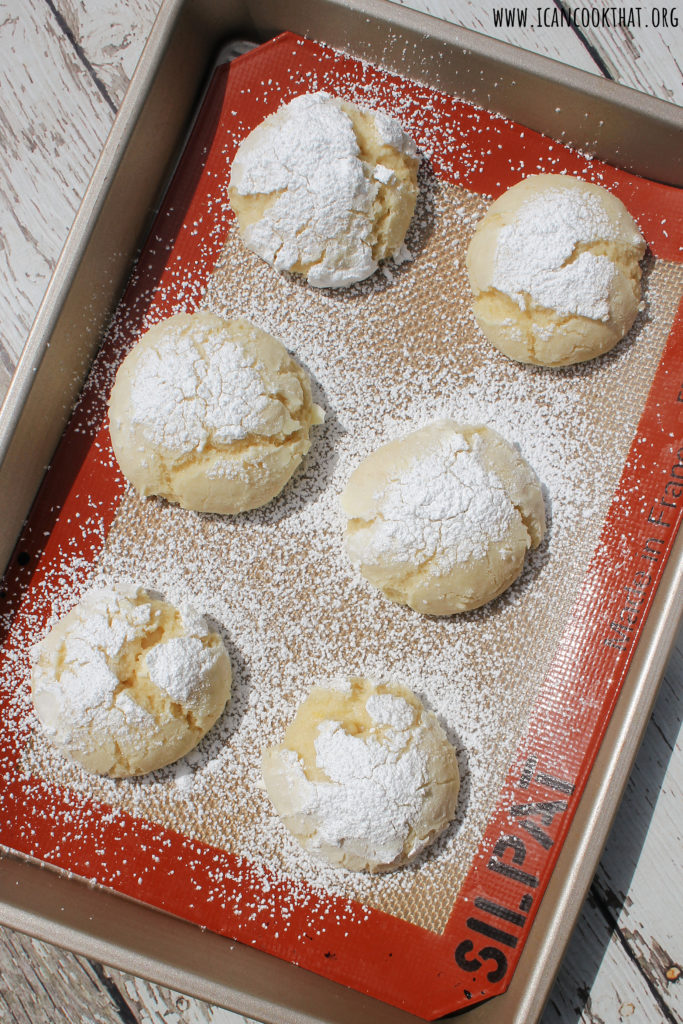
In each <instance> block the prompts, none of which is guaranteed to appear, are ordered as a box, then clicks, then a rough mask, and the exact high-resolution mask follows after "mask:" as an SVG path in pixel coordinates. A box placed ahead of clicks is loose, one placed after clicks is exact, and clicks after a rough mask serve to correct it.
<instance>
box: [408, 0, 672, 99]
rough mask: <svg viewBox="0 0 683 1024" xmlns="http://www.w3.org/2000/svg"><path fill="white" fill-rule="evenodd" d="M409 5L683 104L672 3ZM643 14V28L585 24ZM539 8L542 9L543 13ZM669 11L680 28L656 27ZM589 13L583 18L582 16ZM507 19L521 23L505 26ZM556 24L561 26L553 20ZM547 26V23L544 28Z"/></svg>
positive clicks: (444, 1)
mask: <svg viewBox="0 0 683 1024" xmlns="http://www.w3.org/2000/svg"><path fill="white" fill-rule="evenodd" d="M398 2H399V3H401V4H402V5H403V6H404V7H412V8H413V9H415V10H422V11H425V12H426V13H427V14H433V15H434V16H435V17H437V18H443V19H444V20H445V21H450V22H452V23H453V24H455V25H462V26H463V27H464V28H469V29H472V30H473V31H474V32H481V33H482V34H483V35H486V36H490V37H492V38H494V39H501V40H502V41H503V42H506V43H513V44H514V45H515V46H520V47H522V49H524V50H530V51H531V52H532V53H540V54H542V55H543V56H545V57H553V58H554V59H555V60H559V61H561V63H563V64H570V65H571V66H572V67H575V68H582V69H583V70H584V71H590V72H592V73H593V74H599V75H602V74H604V73H605V72H607V74H608V76H609V77H610V78H612V79H613V80H614V81H615V82H619V83H620V84H621V85H627V86H630V87H632V88H634V89H639V90H640V91H641V92H646V93H649V94H650V95H652V96H658V97H659V98H660V99H666V100H670V101H674V102H678V103H680V102H681V100H683V70H682V67H683V52H682V45H683V44H682V37H683V31H682V29H681V24H682V23H683V22H680V19H683V10H681V9H680V8H676V7H675V5H671V4H660V3H655V2H653V0H645V2H643V3H641V4H640V5H637V6H636V5H635V4H622V5H615V4H614V3H613V2H612V0H563V2H562V3H561V4H560V3H559V2H558V3H552V2H550V0H544V2H543V3H540V4H532V3H525V2H522V0H498V2H494V0H489V2H487V3H486V4H481V3H478V2H477V0H398ZM560 7H564V8H565V9H566V10H567V11H570V12H574V11H576V20H577V25H576V27H575V28H573V27H571V26H570V25H567V24H566V22H565V23H562V22H561V21H560V19H561V11H560ZM631 8H633V9H634V10H639V11H640V12H641V14H640V19H641V26H640V27H638V26H636V27H634V28H626V27H619V26H618V24H617V25H615V26H614V27H612V25H611V24H608V25H607V26H605V27H597V28H593V27H591V26H590V25H589V26H588V27H586V28H584V27H583V21H584V20H588V19H590V18H591V17H593V18H594V17H596V16H597V15H600V16H602V11H603V10H609V11H610V12H612V11H614V12H616V13H614V14H612V13H609V14H608V15H607V18H608V21H609V19H618V17H619V15H618V12H619V10H620V9H621V10H622V11H624V12H628V11H629V9H631ZM539 9H540V10H541V11H542V14H541V15H540V21H539V15H538V13H537V12H538V11H539ZM664 9H666V11H667V20H668V21H669V22H671V18H672V13H671V12H672V11H673V12H674V14H673V17H674V18H676V19H679V24H678V25H677V26H674V25H671V24H669V26H667V27H665V26H662V25H661V24H660V25H655V24H653V21H654V20H656V18H657V16H658V17H659V20H660V21H661V20H662V18H663V15H662V14H661V12H662V11H663V10H664ZM494 11H500V12H501V16H502V20H503V24H501V25H500V26H497V25H496V24H495V21H494ZM584 11H585V12H588V13H586V14H583V13H582V12H584ZM517 12H519V14H521V16H522V18H526V25H521V24H519V20H518V17H519V16H518V15H517ZM506 14H507V17H508V18H509V19H510V20H511V21H512V20H513V19H514V20H515V21H516V24H506V23H505V21H506ZM554 20H557V21H558V23H557V24H553V21H554ZM544 22H545V23H546V24H544Z"/></svg>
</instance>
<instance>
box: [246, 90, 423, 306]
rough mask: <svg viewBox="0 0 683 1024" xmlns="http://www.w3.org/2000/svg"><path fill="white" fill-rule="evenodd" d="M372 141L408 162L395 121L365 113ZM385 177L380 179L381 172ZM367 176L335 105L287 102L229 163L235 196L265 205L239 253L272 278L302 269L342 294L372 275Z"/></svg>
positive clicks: (372, 186) (408, 145) (323, 99)
mask: <svg viewBox="0 0 683 1024" xmlns="http://www.w3.org/2000/svg"><path fill="white" fill-rule="evenodd" d="M368 113H369V114H371V116H372V117H373V119H374V123H375V126H376V129H377V133H378V135H379V137H380V139H381V140H382V141H383V142H384V143H385V144H387V145H390V146H392V147H393V148H394V149H395V150H396V151H398V152H400V153H404V154H408V155H409V156H410V157H413V158H414V157H415V156H416V149H415V144H414V143H413V142H412V140H411V139H410V138H408V136H407V135H406V133H405V132H404V131H403V129H402V128H401V126H400V124H398V122H397V121H394V120H393V119H392V118H390V117H388V116H387V115H386V114H379V113H375V112H374V111H368ZM387 171H389V176H388V177H387V175H386V172H387ZM391 177H393V172H392V171H391V170H390V169H389V168H383V169H382V170H380V171H379V173H376V172H375V175H374V179H373V177H372V176H370V175H369V174H368V173H367V169H366V166H365V164H364V161H363V159H362V157H361V152H360V148H359V146H358V142H357V139H356V133H355V130H354V126H353V122H352V120H351V118H350V117H349V115H348V114H347V113H346V112H345V111H344V110H343V109H342V103H341V101H340V100H339V99H338V98H337V97H335V96H330V95H328V94H327V93H323V92H318V93H313V94H308V95H303V96H298V97H296V99H293V100H292V101H291V102H290V103H288V104H287V105H286V106H285V107H282V108H280V110H279V111H277V113H275V114H273V115H272V116H271V117H269V118H267V119H266V120H265V121H264V122H262V124H260V125H259V126H258V127H257V128H256V129H255V130H254V131H253V132H252V133H251V134H250V135H249V136H248V137H247V139H246V140H245V141H244V142H243V143H242V145H241V146H240V148H239V150H238V152H237V154H236V156H235V159H234V160H233V163H232V168H231V176H230V186H231V189H233V190H234V191H235V192H237V193H238V194H239V195H241V196H256V197H259V198H260V197H263V196H268V197H272V202H271V203H270V204H269V205H268V206H267V207H266V208H265V209H262V210H260V211H259V212H260V215H259V216H258V217H257V219H255V220H253V219H252V218H251V217H250V218H248V219H247V220H246V222H243V224H242V237H243V239H244V242H245V245H247V246H248V247H249V248H250V249H251V250H252V251H253V252H255V253H258V255H259V256H261V258H262V259H264V260H266V261H267V262H268V263H270V264H272V265H273V266H274V267H275V268H276V269H277V270H297V269H301V268H302V267H306V268H307V270H306V276H307V279H308V282H309V283H310V284H312V285H314V286H316V287H321V288H327V287H343V286H345V285H348V284H350V283H352V282H354V281H360V280H363V279H364V278H366V277H368V276H369V275H371V274H372V273H373V272H374V271H375V270H376V269H377V261H376V260H375V258H374V257H373V253H372V243H371V235H372V231H373V227H374V217H375V214H374V211H373V204H374V201H375V199H376V197H377V194H378V186H377V184H376V183H375V179H376V180H377V181H380V182H384V183H387V182H388V181H389V180H390V179H391Z"/></svg>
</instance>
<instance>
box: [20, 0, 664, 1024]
mask: <svg viewBox="0 0 683 1024" xmlns="http://www.w3.org/2000/svg"><path fill="white" fill-rule="evenodd" d="M283 29H292V30H294V31H298V32H300V33H303V34H306V35H309V36H311V37H313V38H315V39H317V40H320V41H323V42H328V43H330V44H331V45H333V46H337V47H341V48H343V49H344V50H345V51H346V52H348V53H352V54H356V55H358V56H360V57H362V58H365V59H368V60H372V61H374V62H375V63H379V64H382V65H384V66H387V65H388V66H390V67H393V68H394V69H396V70H399V71H401V73H403V74H405V75H406V76H408V77H412V78H414V79H416V80H418V81H420V80H422V81H428V83H429V84H430V85H433V86H437V87H439V88H440V89H443V90H445V91H451V92H453V93H457V94H460V95H463V96H464V97H465V98H467V99H472V100H474V101H475V102H478V103H479V104H481V105H482V106H487V105H488V106H490V103H491V93H492V88H491V83H492V82H493V81H497V82H498V83H502V84H503V85H505V84H506V83H507V85H508V87H506V88H500V84H499V88H497V89H496V91H495V96H496V101H497V104H498V106H497V109H498V111H499V112H501V113H504V114H506V115H507V116H509V117H516V118H517V119H518V120H520V121H524V122H525V123H527V124H529V126H530V127H533V128H536V129H538V130H543V131H544V132H545V133H546V134H548V135H551V136H552V134H553V129H555V130H556V133H559V132H558V128H559V126H558V125H557V124H556V115H555V108H556V107H557V106H561V105H562V104H569V106H570V108H571V107H575V108H576V110H577V111H579V112H581V113H580V114H579V113H577V115H576V124H574V125H569V126H568V125H567V122H566V121H563V125H562V128H563V130H564V131H565V132H567V131H568V132H569V137H570V138H571V141H573V142H574V143H575V144H577V145H579V146H588V145H590V148H591V150H592V151H593V152H596V153H597V154H598V155H599V156H600V157H602V158H603V159H606V160H612V161H614V162H617V161H618V157H619V156H620V155H622V154H623V153H625V152H626V153H628V164H627V169H629V170H632V171H634V172H637V173H640V174H643V175H646V176H649V177H652V178H657V179H659V180H664V181H667V182H669V183H678V182H679V181H680V166H677V165H675V164H674V163H673V158H674V155H675V154H676V153H677V152H678V153H680V148H679V147H672V146H671V144H670V139H671V132H672V131H673V130H675V124H676V111H675V109H672V108H670V107H669V105H668V104H664V103H661V102H659V101H655V100H650V99H649V98H647V97H641V96H639V95H638V94H634V93H631V92H630V91H629V90H623V89H620V88H619V87H616V86H613V85H611V83H603V82H602V81H600V80H598V79H594V78H593V77H592V76H589V75H585V74H582V73H580V72H567V69H565V68H560V67H558V66H557V65H554V64H553V62H552V61H547V60H545V59H542V58H534V57H532V56H531V55H528V54H523V53H521V52H520V51H517V50H515V49H513V48H511V47H507V46H505V45H504V44H498V43H494V42H492V41H489V40H486V39H483V38H482V37H478V36H476V35H474V34H472V33H467V32H465V31H461V30H456V29H454V28H452V27H450V26H446V25H444V24H443V23H441V22H437V21H435V20H433V19H429V18H426V17H420V16H418V15H415V14H413V13H411V12H406V11H404V10H402V9H400V8H395V7H392V6H391V5H386V4H379V3H375V4H334V3H329V2H318V3H311V4H298V5H296V8H295V7H294V6H293V5H292V6H291V9H290V5H289V4H268V3H261V4H253V5H251V7H250V6H249V5H239V6H238V5H237V4H235V5H229V4H218V3H213V4H212V3H210V2H208V0H207V2H204V3H190V2H187V0H186V2H184V3H181V2H174V3H166V4H164V6H163V7H162V10H161V12H160V15H159V19H158V21H157V23H156V26H155V29H154V31H153V33H152V35H151V37H150V41H149V44H148V46H147V47H146V49H145V52H144V54H143V57H142V60H141V63H140V66H139V68H138V71H137V72H136V75H135V78H134V80H133V82H132V84H131V89H130V91H129V94H128V96H127V98H126V101H125V103H124V105H123V107H122V110H121V113H120V115H119V118H118V119H117V122H116V124H115V126H114V129H113V132H112V136H111V137H110V140H109V142H108V144H107V147H106V148H105V151H104V153H103V156H102V159H101V161H100V163H99V164H98V167H97V169H96V172H95V175H94V177H93V181H92V183H91V186H90V188H89V190H88V193H87V194H86V197H85V200H84V203H83V206H82V209H81V211H80V213H79V216H78V218H77V221H76V223H75V225H74V228H73V230H72V232H71V234H70V236H69V239H68V241H67V246H66V248H65V251H64V254H63V256H62V258H61V260H60V263H59V265H58V267H57V270H56V272H55V275H54V277H53V281H52V283H51V285H50V288H49V290H48V293H47V295H46V299H45V301H44V303H43V305H42V306H41V309H40V311H39V314H38V318H37V320H36V324H35V325H34V328H33V330H32V333H31V337H30V339H29V343H28V345H27V349H26V353H25V355H24V357H23V359H22V363H21V365H20V367H19V370H18V372H17V376H16V378H15V381H14V383H13V386H12V389H11V392H10V395H9V396H8V401H7V403H6V405H5V407H4V409H3V413H2V420H1V421H0V455H1V456H2V457H3V462H2V466H1V467H0V490H1V491H2V493H3V496H4V495H7V496H8V509H7V515H6V516H5V517H4V518H3V522H2V525H1V527H0V529H1V530H2V533H1V535H0V543H1V544H2V549H1V552H2V558H1V559H0V560H1V561H2V563H3V564H4V563H5V562H6V561H7V558H8V556H9V553H10V551H11V550H12V547H13V545H14V543H15V541H16V538H17V535H18V533H19V529H20V526H21V523H22V521H23V519H24V518H25V516H26V514H27V512H28V509H29V507H30V503H31V500H32V498H33V495H34V494H35V491H36V489H37V487H38V485H39V483H40V478H41V476H42V472H43V467H44V466H45V464H46V463H47V462H48V461H49V459H50V456H51V454H52V451H53V450H54V448H55V446H56V444H57V442H58V440H59V437H60V436H61V432H62V430H63V426H64V424H65V420H66V418H67V416H68V414H69V411H70V409H71V406H72V404H73V400H74V398H75V394H76V393H77V391H78V388H79V387H80V383H81V381H82V379H83V377H84V375H85V373H86V372H87V368H88V366H89V364H90V360H91V359H92V356H93V354H94V351H95V349H96V347H97V343H98V339H99V335H100V330H101V327H102V325H103V324H104V323H105V322H106V320H107V318H108V316H109V315H110V313H111V310H112V308H113V306H114V305H115V303H116V300H117V298H118V296H119V294H120V291H121V288H122V285H123V282H124V280H125V278H126V276H127V273H128V271H129V268H130V265H131V262H132V259H133V258H134V256H135V253H136V249H137V247H138V245H139V243H140V240H141V239H142V238H144V235H145V233H146V230H147V228H148V226H149V222H150V220H149V211H150V210H151V209H153V208H154V207H155V206H156V205H157V202H158V198H159V195H160V193H161V192H162V190H163V186H164V183H165V181H167V179H168V174H169V170H170V168H171V167H172V166H173V163H174V159H175V156H176V154H177V152H178V148H179V145H180V144H181V142H182V139H183V137H184V134H185V131H186V127H187V123H188V120H189V118H190V116H191V112H192V110H193V108H194V106H195V104H196V101H197V98H198V96H199V95H200V93H201V89H202V83H203V81H204V79H205V76H206V73H207V69H210V67H211V66H212V63H213V60H214V58H215V56H216V52H217V50H218V48H219V44H220V43H222V42H223V41H224V40H225V39H226V38H229V37H233V38H235V37H250V38H268V37H270V36H272V35H274V34H275V33H276V32H278V31H280V30H283ZM482 72H483V74H482ZM513 81H514V82H515V83H516V84H515V85H514V87H513V86H512V84H511V83H512V82H513ZM541 82H542V83H543V88H539V85H540V84H541ZM579 94H581V95H582V96H583V98H584V100H586V101H588V100H590V102H586V103H585V106H586V109H589V110H591V112H592V115H593V118H594V119H595V120H594V122H593V123H591V124H589V125H588V127H587V128H586V121H585V119H584V118H583V116H582V109H583V104H581V103H578V102H576V103H575V104H571V103H570V102H569V101H570V100H571V99H574V100H576V99H577V95H579ZM606 115H607V116H606ZM599 121H602V122H603V123H604V124H609V126H610V127H609V132H608V134H606V135H604V136H602V135H601V131H600V126H599V124H598V122H599ZM631 135H632V137H631ZM566 137H567V136H566V135H565V138H566ZM150 138H151V139H152V141H153V145H150ZM625 139H626V142H625ZM112 260H113V263H112ZM112 266H113V271H112ZM105 268H106V269H105ZM95 281H97V283H98V286H99V287H98V288H97V289H94V288H93V283H94V282H95ZM93 294H96V295H97V296H98V298H97V305H96V307H95V308H93V305H92V296H93ZM85 296H87V300H88V301H87V302H84V297H85ZM83 309H87V310H88V316H87V319H85V318H84V316H83V312H82V311H83ZM48 343H49V345H48ZM34 371H35V372H34ZM36 439H40V440H39V442H38V443H36ZM682 574H683V551H682V548H681V542H680V539H679V543H678V546H677V547H676V549H675V551H674V553H673V555H672V556H671V558H670V560H669V563H668V566H667V569H666V572H665V575H664V577H663V578H662V581H661V583H660V586H659V588H658V592H657V595H656V598H655V602H654V605H653V608H652V611H651V613H650V617H649V619H648V623H647V626H646V630H645V633H644V634H643V636H642V638H641V641H640V644H639V646H638V650H637V653H636V656H635V659H634V662H633V664H632V667H631V670H630V673H629V676H628V679H627V681H626V684H625V686H624V689H623V691H622V694H621V697H620V699H619V702H618V704H617V708H616V710H615V713H614V715H613V717H612V720H611V723H610V726H609V729H608V731H607V733H606V736H605V740H604V742H603V745H602V748H601V751H600V753H599V755H598V759H597V761H596V763H595V766H594V769H593V772H592V775H591V778H590V780H589V783H588V786H587V788H586V790H585V793H584V796H583V798H582V801H581V804H580V806H579V810H578V812H577V814H576V817H575V819H574V822H573V824H572V827H571V830H570V833H569V835H568V838H567V840H566V841H565V845H564V848H563V851H562V854H561V856H560V859H559V861H558V863H557V865H556V867H555V871H554V874H553V878H552V881H551V883H550V886H549V888H548V890H547V893H546V896H545V899H544V901H543V904H542V906H541V910H540V911H539V914H538V916H537V918H536V920H535V922H534V925H533V928H532V931H531V934H530V937H529V939H528V941H527V944H526V946H525V949H524V952H523V953H522V957H521V959H520V962H519V965H518V967H517V970H516V973H515V975H514V978H513V980H512V983H511V985H510V987H509V988H508V990H507V992H506V993H504V994H503V995H500V996H498V997H497V998H496V999H495V1000H494V1001H493V1002H492V1003H487V1004H482V1005H480V1006H478V1007H476V1008H474V1009H473V1010H472V1011H470V1013H469V1014H468V1018H467V1019H468V1020H472V1021H481V1022H483V1021H492V1020H497V1021H499V1020H511V1021H519V1022H521V1021H532V1020H534V1019H535V1018H536V1017H537V1016H538V1014H539V1013H540V1011H541V1009H542V1006H543V1003H544V1001H545V998H546V996H547V993H548V991H549V988H550V985H551V983H552V979H553V977H554V974H555V971H556V969H557V966H558V965H559V962H560V959H561V956H562V952H563V950H564V947H565V945H566V941H567V939H568V936H569V933H570V930H571V927H572V925H573V922H574V920H575V917H576V915H577V913H578V911H579V909H580V906H581V903H582V900H583V896H584V893H585V891H586V889H587V887H588V884H589V883H590V879H591V877H592V874H593V872H594V869H595V865H596V864H597V861H598V859H599V855H600V850H601V848H602V845H603V842H604V839H605V837H606V835H607V832H608V830H609V825H610V822H611V820H612V817H613V814H614V812H615V810H616V807H617V805H618V801H619V798H620V795H621V792H622V790H623V786H624V785H625V782H626V779H627V777H628V773H629V770H630V766H631V763H632V760H633V758H634V756H635V753H636V750H637V747H638V743H639V740H640V736H641V734H642V731H643V729H644V727H645V724H646V722H647V717H648V714H649V710H650V707H651V705H652V703H653V701H654V697H655V693H656V687H657V682H658V679H659V676H660V674H661V670H662V668H663V666H664V663H665V659H666V654H667V651H668V649H669V646H670V644H671V641H672V639H673V636H674V632H675V627H676V621H675V620H676V610H677V607H679V605H678V603H677V602H678V595H679V594H680V585H681V577H682ZM0 898H1V900H2V908H1V910H0V913H1V915H2V919H3V921H4V922H5V923H7V924H9V925H12V926H15V927H17V928H20V929H23V930H25V931H27V932H30V933H31V934H34V935H37V936H40V937H43V938H45V939H47V940H48V941H53V942H56V943H58V944H62V945H65V946H68V947H69V948H72V949H74V950H77V951H79V952H83V953H86V954H87V955H89V956H95V957H99V958H101V959H103V960H105V961H107V962H110V963H112V964H115V965H116V966H119V967H121V968H123V969H125V970H129V971H131V972H133V973H136V974H140V975H143V976H146V977H149V978H151V979H153V980H156V981H158V982H160V983H163V984H167V985H170V986H171V987H174V988H180V989H184V990H186V991H188V992H190V993H192V994H195V995H197V996H199V997H201V998H203V999H207V1000H209V1001H212V1002H216V1003H219V1004H223V1005H226V1006H229V1007H231V1008H234V1009H236V1010H238V1011H240V1012H243V1013H246V1014H248V1015H250V1016H253V1017H256V1018H260V1019H263V1020H268V1021H304V1020H307V1021H313V1020H318V1021H335V1022H336V1021H339V1022H341V1021H348V1020H350V1019H352V1018H353V1017H354V1016H355V1017H361V1019H372V1020H375V1021H378V1022H384V1021H386V1022H387V1024H389V1022H393V1021H395V1022H396V1024H398V1022H400V1021H404V1020H405V1021H408V1020H413V1019H415V1018H413V1017H411V1016H410V1015H408V1014H406V1013H403V1012H401V1011H399V1010H396V1009H393V1008H391V1007H389V1006H384V1005H382V1004H379V1003H377V1002H375V1001H374V1000H370V999H368V997H365V996H362V995H359V994H358V993H355V992H351V991H350V990H347V989H345V988H343V987H341V986H338V985H334V984H333V983H331V982H328V981H325V980H324V979H321V978H319V977H316V976H315V975H313V974H310V973H308V972H304V971H301V970H298V969H297V968H296V967H293V966H291V965H289V964H286V963H284V962H281V961H278V960H273V959H272V958H270V957H268V959H267V960H266V959H265V956H266V954H263V953H259V952H258V951H256V950H253V949H249V948H247V947H246V946H242V945H239V944H233V943H229V942H228V941H227V940H225V939H224V938H221V937H220V936H216V935H212V934H210V933H208V932H198V931H197V929H196V928H195V927H194V926H192V925H189V924H187V923H185V922H182V921H179V920H177V919H174V918H164V922H163V927H161V928H160V927H159V924H160V920H161V919H160V917H159V912H158V911H154V910H151V909H150V908H148V907H144V906H141V905H139V904H136V903H135V902H133V901H129V900H125V899H122V898H121V897H117V896H114V895H112V894H110V893H106V892H102V891H98V890H93V889H92V888H90V887H89V886H87V885H85V884H84V883H82V882H79V881H78V880H75V879H69V878H65V877H63V876H60V875H56V874H53V873H52V872H48V871H45V870H43V869H41V868H40V867H39V866H37V865H36V864H34V863H30V862H28V861H24V860H19V859H17V858H14V857H7V858H6V859H5V861H4V862H3V870H2V872H1V873H0Z"/></svg>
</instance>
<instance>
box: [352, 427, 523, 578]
mask: <svg viewBox="0 0 683 1024" xmlns="http://www.w3.org/2000/svg"><path fill="white" fill-rule="evenodd" d="M477 441H478V439H476V440H475V443H474V444H473V445H472V447H470V445H468V443H467V441H466V440H465V438H464V437H463V436H462V434H458V433H448V434H446V435H445V436H443V437H441V438H439V439H438V441H437V444H436V445H435V446H434V447H432V448H429V449H427V451H426V452H425V454H424V455H423V456H419V455H417V454H415V457H414V458H413V459H412V461H411V462H410V464H409V466H408V467H407V469H406V470H405V471H404V472H402V473H401V475H400V476H397V477H395V478H394V479H392V480H390V481H389V483H388V485H387V487H386V488H385V489H383V490H377V491H375V493H374V495H373V497H374V499H375V501H376V502H377V518H376V519H375V520H374V521H373V523H372V525H371V527H370V530H369V531H368V533H369V535H363V540H362V556H361V555H360V554H356V551H357V548H358V541H359V535H358V534H355V535H354V536H353V537H350V538H349V540H348V543H347V550H348V551H349V553H350V555H351V561H353V562H359V561H361V560H362V561H363V562H369V563H373V562H374V563H381V562H382V561H383V560H384V559H387V558H392V559H396V560H398V561H401V562H412V563H415V562H416V561H419V562H426V561H433V562H434V565H435V567H436V568H437V569H438V570H439V571H441V572H448V571H449V570H450V569H452V568H453V567H454V566H455V565H457V563H458V562H466V561H467V560H468V559H471V558H483V557H484V555H485V554H486V552H487V550H488V546H489V544H490V543H491V542H492V541H499V540H501V539H502V537H503V536H504V535H505V531H506V530H507V528H508V526H509V525H510V520H511V519H512V513H513V509H512V506H511V504H510V501H509V499H508V497H507V494H506V493H505V488H504V487H503V485H502V483H501V482H500V480H499V479H498V478H497V477H496V476H495V474H494V473H490V472H488V471H487V470H486V468H485V466H484V465H483V464H482V462H481V460H480V459H479V457H478V455H477V451H476V449H477V448H478V447H479V443H477Z"/></svg>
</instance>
